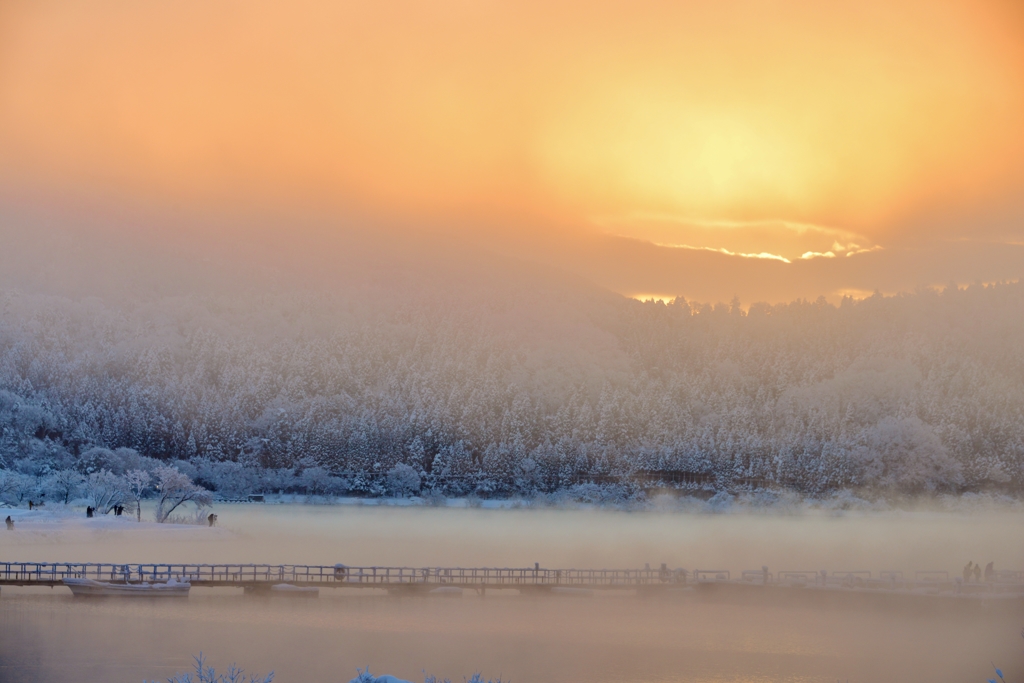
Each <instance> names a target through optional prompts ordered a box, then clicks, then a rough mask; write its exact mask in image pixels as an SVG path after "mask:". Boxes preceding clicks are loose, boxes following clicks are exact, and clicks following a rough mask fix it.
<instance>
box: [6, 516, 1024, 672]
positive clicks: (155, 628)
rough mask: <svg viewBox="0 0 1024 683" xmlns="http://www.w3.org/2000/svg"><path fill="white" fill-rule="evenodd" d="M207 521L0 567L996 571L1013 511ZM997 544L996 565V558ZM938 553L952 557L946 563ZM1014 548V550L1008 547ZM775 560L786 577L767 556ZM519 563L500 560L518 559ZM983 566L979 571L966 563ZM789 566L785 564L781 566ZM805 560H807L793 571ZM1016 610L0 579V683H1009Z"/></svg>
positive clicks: (109, 536)
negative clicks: (434, 678)
mask: <svg viewBox="0 0 1024 683" xmlns="http://www.w3.org/2000/svg"><path fill="white" fill-rule="evenodd" d="M218 512H219V514H220V516H221V523H222V529H221V530H220V531H219V532H218V533H216V534H214V533H211V532H210V531H209V530H203V529H199V528H197V529H194V530H184V531H182V530H178V531H177V532H175V533H174V534H171V533H168V534H164V535H162V536H158V535H159V534H160V531H156V532H152V531H150V532H146V533H144V534H143V533H140V532H139V531H137V530H134V529H133V528H132V527H131V526H130V525H126V526H125V527H124V531H123V532H121V531H116V532H110V531H106V532H103V533H98V532H97V533H93V531H91V530H90V529H89V528H87V527H83V528H70V527H65V528H62V529H60V530H57V529H51V530H48V531H45V533H43V532H40V533H38V534H36V535H34V536H33V535H32V534H30V533H29V532H27V531H26V532H25V533H24V534H22V533H20V532H19V534H18V536H17V537H16V538H15V537H5V538H0V543H2V546H0V550H2V554H3V558H4V559H8V558H9V559H19V560H21V559H25V560H72V559H73V560H93V561H96V560H101V559H102V560H105V561H135V562H138V561H153V560H160V561H172V560H176V561H192V562H195V561H208V562H223V561H231V562H258V561H259V562H262V561H267V562H295V563H298V562H311V563H312V562H323V563H334V562H336V561H347V562H348V563H350V564H361V563H366V564H410V565H415V564H425V565H438V564H463V565H519V566H523V565H530V564H532V562H533V561H541V562H542V564H545V565H547V566H557V565H562V566H565V565H569V564H576V565H577V566H581V565H595V566H601V565H604V566H611V565H613V566H620V567H623V566H642V564H643V563H644V562H651V563H652V564H653V563H655V562H661V561H668V562H669V563H670V564H671V566H686V567H689V568H694V567H695V566H697V562H696V561H694V559H693V558H694V557H706V558H707V564H708V565H710V564H720V565H723V566H725V567H727V568H730V569H734V570H738V569H743V568H750V567H757V566H760V564H762V563H772V564H773V569H788V568H800V569H807V568H811V569H813V568H817V567H828V568H831V569H849V568H857V569H859V568H862V567H866V568H870V569H876V570H877V569H880V568H887V569H888V568H894V569H907V570H910V569H915V568H925V567H926V568H940V569H956V565H957V564H963V562H964V561H966V560H962V559H961V557H960V556H961V555H964V554H968V553H970V554H971V557H969V558H968V559H974V560H975V561H987V560H988V559H995V560H996V562H997V565H1001V566H1003V567H1006V568H1009V567H1015V566H1021V565H1024V561H1021V560H1022V558H1021V556H1020V553H1021V552H1022V548H1024V544H1022V543H1021V541H1022V536H1021V528H1022V526H1024V525H1021V523H1020V522H1021V517H1020V516H1019V515H1009V514H994V513H993V514H986V515H975V516H969V517H954V516H950V515H945V516H943V515H883V516H867V517H850V518H842V519H834V518H829V517H813V516H812V517H792V518H784V517H732V516H726V517H707V516H694V515H641V514H627V513H578V512H559V511H543V512H538V511H491V512H483V513H481V512H479V511H471V510H431V509H426V510H424V509H417V510H395V509H387V510H375V509H371V508H345V509H339V508H301V507H293V508H274V507H270V506H268V507H266V508H260V507H252V506H236V507H224V508H223V509H221V510H219V511H218ZM998 552H1004V553H1009V554H1008V555H999V554H998ZM953 553H955V555H954V556H951V554H953ZM1013 553H1017V554H1016V555H1013ZM787 557H788V558H789V559H790V561H791V562H792V564H791V565H789V563H788V562H787V563H786V564H783V563H784V562H785V560H786V558H787ZM517 558H518V559H517ZM983 558H984V559H983ZM787 565H788V566H787ZM804 565H806V566H804ZM1022 625H1024V615H1021V614H1018V613H1016V612H1013V611H1011V610H1009V609H1006V608H1002V609H975V608H971V609H966V608H963V607H950V606H945V607H934V606H933V607H927V608H926V607H915V608H912V609H907V608H905V607H903V608H896V607H892V606H890V607H875V608H867V607H862V606H854V605H845V606H832V607H825V606H820V605H819V606H815V605H814V604H811V603H807V602H801V603H795V602H784V603H775V604H761V603H751V602H746V603H738V602H735V601H731V600H722V599H715V600H710V599H705V598H696V597H693V596H689V597H685V596H676V597H670V598H652V597H646V598H640V597H634V596H630V595H625V594H613V595H598V596H595V597H592V598H580V597H570V596H559V597H547V598H543V597H532V596H517V595H514V594H512V593H501V592H496V593H493V594H492V593H488V595H487V597H484V598H481V597H479V596H476V595H475V594H472V595H470V594H468V593H467V594H466V595H465V596H464V597H462V598H442V597H429V598H428V597H402V598H397V597H388V596H383V595H376V594H367V593H359V592H358V591H352V592H348V591H337V592H335V591H331V590H323V591H321V597H320V598H319V599H318V600H287V599H284V598H258V597H244V596H242V595H241V593H240V592H239V591H234V590H219V591H215V590H202V589H193V591H192V595H191V596H190V597H189V599H188V600H186V601H176V600H162V601H152V602H151V601H125V600H105V601H90V600H81V599H80V600H73V599H72V598H71V597H70V595H69V594H68V593H67V591H66V590H65V589H56V590H54V591H49V590H45V589H32V590H28V589H10V588H4V589H3V591H2V594H0V681H3V682H4V683H7V682H9V681H10V682H21V681H40V682H42V683H50V682H57V681H62V682H63V681H81V680H90V681H91V680H98V681H99V680H101V681H104V682H110V683H119V682H121V681H125V682H128V681H131V682H133V683H138V682H139V681H141V680H142V679H143V678H150V679H165V678H166V677H167V676H170V675H171V674H173V673H175V672H177V671H183V670H185V669H186V668H187V667H188V664H189V656H190V655H191V654H194V653H198V652H199V651H203V652H205V653H206V654H207V655H208V656H209V657H210V659H211V663H213V664H215V665H217V666H218V667H221V666H222V665H225V664H227V663H230V661H231V660H237V661H238V662H239V663H240V664H242V665H243V666H246V667H248V668H251V669H252V670H254V671H267V670H270V669H274V670H276V671H277V672H278V678H277V680H278V681H281V682H282V683H291V682H295V681H303V682H305V681H342V682H343V681H347V680H349V679H350V678H351V677H352V675H353V674H354V673H355V668H356V667H357V666H359V667H364V666H367V665H369V666H370V667H371V669H372V670H373V671H375V672H377V673H385V672H386V673H392V674H395V675H399V676H403V677H406V678H409V679H412V680H422V677H423V671H426V672H427V673H433V674H436V675H439V676H448V677H451V678H453V679H454V680H462V677H463V676H464V675H468V674H470V673H472V672H473V671H482V672H483V673H484V674H487V675H490V676H495V677H496V676H498V675H501V676H502V677H504V678H505V679H509V678H511V680H513V681H515V682H517V683H532V682H535V681H536V682H546V681H559V682H563V683H565V682H569V683H572V682H577V681H578V682H583V681H588V682H590V681H609V682H611V681H616V682H619V681H622V682H626V681H636V682H639V681H651V682H653V681H659V682H660V681H664V682H668V681H745V682H754V681H794V682H795V681H820V682H823V683H824V682H828V683H832V682H834V681H836V680H837V679H840V680H843V681H845V680H850V681H901V682H906V683H916V682H918V681H920V682H922V683H923V682H924V681H928V682H929V683H934V682H942V681H950V682H953V681H972V680H986V679H987V678H988V677H989V676H990V673H991V672H990V671H988V670H987V667H988V666H989V664H988V662H989V661H990V660H995V661H997V662H1000V663H1001V664H1002V665H1003V667H1004V669H1006V670H1008V672H1010V673H1012V674H1013V675H1015V676H1017V677H1018V678H1020V677H1021V676H1020V674H1024V656H1022V654H1021V653H1022V646H1024V642H1022V641H1021V639H1020V635H1019V632H1020V628H1021V626H1022Z"/></svg>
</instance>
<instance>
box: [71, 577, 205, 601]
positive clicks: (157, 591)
mask: <svg viewBox="0 0 1024 683" xmlns="http://www.w3.org/2000/svg"><path fill="white" fill-rule="evenodd" d="M63 582H64V585H65V586H67V587H68V588H70V589H71V592H72V593H73V594H74V595H75V596H76V597H118V598H125V597H129V598H187V597H188V591H189V589H190V588H191V587H192V584H190V583H188V582H186V581H177V580H175V579H174V578H171V579H168V580H167V582H166V583H106V582H104V581H95V580H93V579H75V578H68V579H63Z"/></svg>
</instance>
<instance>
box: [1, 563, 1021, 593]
mask: <svg viewBox="0 0 1024 683" xmlns="http://www.w3.org/2000/svg"><path fill="white" fill-rule="evenodd" d="M66 578H86V579H93V580H96V581H103V582H114V583H144V582H149V583H162V582H166V581H168V580H169V579H175V580H177V581H187V582H189V583H191V584H192V585H193V586H195V587H209V588H243V589H246V590H247V591H256V592H260V591H262V590H269V589H270V588H271V587H272V586H275V585H280V584H288V585H291V586H302V587H317V588H375V589H383V590H387V591H388V592H392V593H399V594H401V593H417V592H428V591H430V590H434V589H437V588H462V589H471V590H476V591H479V592H481V593H482V592H485V591H487V590H488V589H491V590H502V589H516V590H519V591H521V592H532V591H536V592H545V591H552V590H556V589H584V590H634V591H639V592H653V591H663V590H671V589H676V590H678V589H684V590H689V589H701V588H717V589H726V590H728V588H729V587H735V588H739V587H744V586H750V587H753V586H759V587H766V588H775V589H807V590H809V591H829V592H831V591H855V592H871V593H904V594H907V593H909V594H919V595H946V596H963V597H979V598H981V597H999V598H1020V599H1024V572H1021V571H1000V572H997V573H996V575H995V576H994V577H992V579H991V580H989V581H985V582H967V583H965V582H963V581H962V579H960V578H958V577H952V578H951V577H950V575H949V574H948V573H947V572H945V571H919V572H914V573H912V574H909V573H908V574H906V575H905V574H904V572H902V571H881V572H877V573H875V572H871V571H864V570H859V571H832V572H828V571H796V570H792V571H780V572H777V573H772V572H769V571H768V570H767V568H762V569H757V570H748V571H743V572H741V573H740V574H739V575H736V576H734V575H733V573H732V572H731V571H729V570H727V569H695V570H692V571H687V570H685V569H669V568H668V567H667V566H666V565H661V566H660V567H659V568H657V569H650V568H644V569H546V568H542V567H540V566H539V565H536V564H535V565H534V566H533V567H526V568H495V567H480V568H466V567H419V568H414V567H349V566H345V565H341V564H338V565H271V564H106V563H78V562H0V586H42V587H55V586H61V585H63V580H64V579H66Z"/></svg>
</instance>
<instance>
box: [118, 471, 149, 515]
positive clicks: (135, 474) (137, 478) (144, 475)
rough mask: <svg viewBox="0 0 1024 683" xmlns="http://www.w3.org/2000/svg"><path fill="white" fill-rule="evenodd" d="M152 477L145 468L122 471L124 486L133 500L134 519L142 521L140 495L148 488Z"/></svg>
mask: <svg viewBox="0 0 1024 683" xmlns="http://www.w3.org/2000/svg"><path fill="white" fill-rule="evenodd" d="M152 479H153V477H152V476H151V475H150V473H149V472H146V471H145V470H128V471H127V472H125V473H124V483H125V488H127V490H128V494H129V495H130V496H131V498H132V500H133V501H134V502H135V520H136V521H138V522H141V521H142V497H143V496H144V495H145V493H146V490H147V489H148V488H149V483H150V481H152Z"/></svg>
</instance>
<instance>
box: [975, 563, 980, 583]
mask: <svg viewBox="0 0 1024 683" xmlns="http://www.w3.org/2000/svg"><path fill="white" fill-rule="evenodd" d="M974 581H975V583H981V565H980V564H976V565H974Z"/></svg>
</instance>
